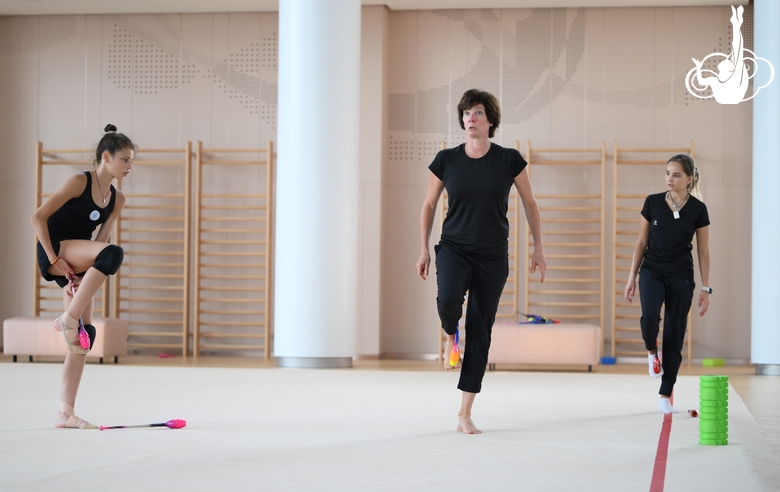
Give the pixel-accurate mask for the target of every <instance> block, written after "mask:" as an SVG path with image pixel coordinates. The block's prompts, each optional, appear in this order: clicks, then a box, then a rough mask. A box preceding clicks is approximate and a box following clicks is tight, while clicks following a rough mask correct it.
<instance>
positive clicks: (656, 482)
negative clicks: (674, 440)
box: [650, 401, 673, 492]
mask: <svg viewBox="0 0 780 492" xmlns="http://www.w3.org/2000/svg"><path fill="white" fill-rule="evenodd" d="M672 402H673V401H670V403H672ZM671 433H672V414H671V413H667V414H665V415H664V423H663V425H661V435H660V436H658V448H657V449H656V451H655V466H653V479H652V481H651V482H650V492H663V490H664V481H665V480H666V458H667V456H668V455H669V435H670V434H671Z"/></svg>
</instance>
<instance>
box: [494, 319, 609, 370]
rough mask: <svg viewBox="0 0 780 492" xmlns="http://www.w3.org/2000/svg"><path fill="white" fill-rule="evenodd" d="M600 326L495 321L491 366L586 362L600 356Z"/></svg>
mask: <svg viewBox="0 0 780 492" xmlns="http://www.w3.org/2000/svg"><path fill="white" fill-rule="evenodd" d="M602 345H603V341H602V336H601V328H600V327H598V326H596V325H589V324H573V323H572V324H568V323H560V324H558V323H544V324H542V323H540V324H533V323H528V324H517V323H496V324H494V325H493V335H492V339H491V343H490V352H489V354H488V368H489V369H490V370H495V368H496V364H545V365H586V366H588V372H590V371H591V370H592V369H593V366H594V365H596V364H598V363H599V361H600V359H601V348H602Z"/></svg>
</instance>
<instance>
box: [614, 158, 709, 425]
mask: <svg viewBox="0 0 780 492" xmlns="http://www.w3.org/2000/svg"><path fill="white" fill-rule="evenodd" d="M666 187H667V188H668V191H666V192H664V193H657V194H654V195H650V196H648V197H647V199H645V205H644V207H642V218H641V219H639V236H638V238H637V242H636V246H635V248H634V256H633V260H632V262H631V272H630V273H629V275H628V282H627V283H626V288H625V290H624V292H623V296H624V297H625V299H626V301H628V302H629V303H630V302H632V301H633V299H634V294H635V293H636V284H637V274H638V275H639V299H640V300H641V301H642V317H641V318H640V320H639V324H640V328H641V329H642V339H643V340H644V342H645V348H646V349H647V362H648V371H649V373H650V376H651V377H654V378H658V377H660V378H661V388H660V390H659V394H660V395H661V400H660V401H659V404H658V409H659V410H660V411H662V412H663V413H676V410H675V409H674V408H673V407H672V405H671V403H670V401H669V398H670V397H671V396H672V390H673V389H674V383H675V382H676V381H677V371H679V369H680V363H681V362H682V348H683V340H684V339H685V328H686V325H687V324H688V311H689V310H690V309H691V302H692V301H693V292H694V289H695V288H696V282H694V281H693V256H692V255H691V250H692V249H693V245H692V240H693V236H694V235H696V251H697V253H698V257H699V271H700V273H701V282H702V284H704V285H703V286H702V288H701V292H700V293H699V304H698V305H699V315H700V316H704V313H706V312H707V308H709V306H710V294H712V288H711V287H710V248H709V235H710V232H709V230H710V229H709V225H710V218H709V215H708V213H707V206H706V205H704V203H703V202H702V201H701V193H700V192H699V170H698V169H697V168H696V166H695V165H694V163H693V158H691V157H690V156H688V155H685V154H678V155H675V156H673V157H672V158H671V159H669V162H668V163H667V164H666ZM662 305H663V306H664V316H663V319H664V334H663V348H662V350H663V357H661V358H659V356H658V331H659V328H660V323H661V306H662Z"/></svg>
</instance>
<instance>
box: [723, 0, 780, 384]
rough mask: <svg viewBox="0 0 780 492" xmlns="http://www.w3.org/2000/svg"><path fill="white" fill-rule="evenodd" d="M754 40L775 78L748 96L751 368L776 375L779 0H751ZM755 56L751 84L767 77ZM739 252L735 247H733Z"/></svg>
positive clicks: (779, 335) (779, 340)
mask: <svg viewBox="0 0 780 492" xmlns="http://www.w3.org/2000/svg"><path fill="white" fill-rule="evenodd" d="M753 8H754V10H753V12H754V15H753V18H754V31H753V32H754V45H753V51H754V52H755V53H756V55H757V56H759V57H761V58H765V59H767V60H769V62H770V63H772V65H774V69H775V80H773V81H772V83H771V84H770V85H769V86H768V87H765V88H763V89H761V91H760V92H759V93H758V95H756V97H755V98H754V99H753V251H752V253H753V256H752V265H753V266H752V301H751V302H752V307H751V351H750V352H751V353H750V360H751V362H752V363H753V364H755V365H756V374H774V375H780V302H778V301H779V300H780V281H778V277H780V255H778V253H777V245H778V244H780V193H778V190H780V139H778V138H777V136H778V135H780V80H778V78H780V77H778V75H780V74H778V73H777V72H778V71H780V31H779V30H778V29H777V26H779V25H780V2H777V1H776V0H755V2H754V4H753ZM769 76H770V70H769V67H767V64H766V63H764V62H759V66H758V72H757V73H756V76H755V77H754V79H753V87H754V90H755V88H756V87H760V86H762V85H765V84H766V83H767V82H768V81H769ZM733 254H739V252H736V251H735V252H733Z"/></svg>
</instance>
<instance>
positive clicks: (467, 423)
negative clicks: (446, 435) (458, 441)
mask: <svg viewBox="0 0 780 492" xmlns="http://www.w3.org/2000/svg"><path fill="white" fill-rule="evenodd" d="M458 432H462V433H464V434H482V431H481V430H479V429H477V427H476V426H475V425H474V422H472V421H471V415H467V414H465V413H460V414H458Z"/></svg>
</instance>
